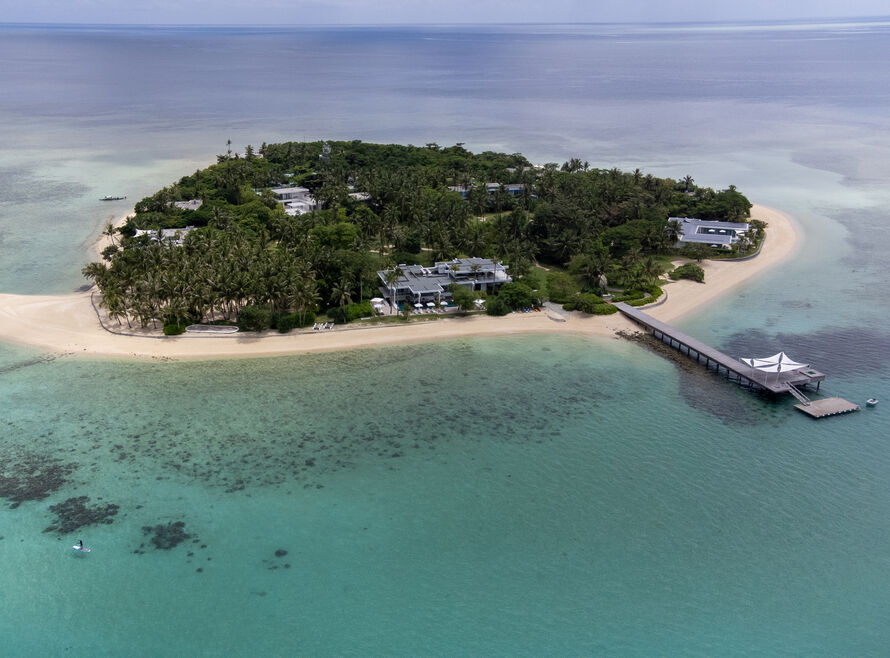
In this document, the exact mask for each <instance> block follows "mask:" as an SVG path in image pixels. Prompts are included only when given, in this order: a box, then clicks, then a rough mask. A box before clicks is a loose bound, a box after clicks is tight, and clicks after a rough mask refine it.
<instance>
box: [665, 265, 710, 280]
mask: <svg viewBox="0 0 890 658" xmlns="http://www.w3.org/2000/svg"><path fill="white" fill-rule="evenodd" d="M668 276H670V277H671V278H672V279H673V280H674V281H676V280H678V279H691V280H693V281H698V282H699V283H704V281H705V271H704V270H703V269H702V268H701V267H699V266H698V265H696V264H695V263H686V264H685V265H681V266H680V267H678V268H677V269H675V270H674V271H673V272H671V273H670V274H669V275H668Z"/></svg>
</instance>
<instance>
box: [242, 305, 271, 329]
mask: <svg viewBox="0 0 890 658" xmlns="http://www.w3.org/2000/svg"><path fill="white" fill-rule="evenodd" d="M271 326H272V313H271V311H269V309H267V308H265V307H263V306H245V307H244V308H242V309H241V312H240V313H238V328H239V329H241V330H242V331H265V330H266V329H269V328H270V327H271Z"/></svg>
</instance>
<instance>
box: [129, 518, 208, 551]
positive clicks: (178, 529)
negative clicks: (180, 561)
mask: <svg viewBox="0 0 890 658" xmlns="http://www.w3.org/2000/svg"><path fill="white" fill-rule="evenodd" d="M142 533H143V534H145V535H151V543H152V544H154V546H155V548H157V549H160V550H163V551H169V550H170V549H171V548H175V547H176V546H178V545H179V544H181V543H182V542H184V541H185V540H186V539H191V537H192V536H191V535H190V534H188V533H187V532H186V531H185V522H184V521H171V522H170V523H167V524H166V525H165V524H163V523H161V524H158V525H156V526H150V525H146V526H142ZM202 548H203V547H202Z"/></svg>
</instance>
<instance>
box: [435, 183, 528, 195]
mask: <svg viewBox="0 0 890 658" xmlns="http://www.w3.org/2000/svg"><path fill="white" fill-rule="evenodd" d="M501 188H503V189H504V192H506V193H507V194H509V195H510V196H519V195H520V194H522V192H523V190H525V185H523V184H522V183H506V184H501V183H486V184H485V190H486V192H488V195H489V196H492V195H494V194H495V193H496V192H497V191H498V190H500V189H501ZM448 189H449V190H451V191H452V192H458V193H459V194H460V195H461V196H462V197H463V198H465V199H466V198H467V195H468V194H469V193H470V190H469V189H468V188H466V187H462V186H451V187H449V188H448Z"/></svg>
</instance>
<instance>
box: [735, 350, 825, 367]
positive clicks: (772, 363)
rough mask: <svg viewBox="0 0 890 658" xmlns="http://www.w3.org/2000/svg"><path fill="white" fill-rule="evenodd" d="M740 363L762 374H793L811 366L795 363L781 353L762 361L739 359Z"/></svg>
mask: <svg viewBox="0 0 890 658" xmlns="http://www.w3.org/2000/svg"><path fill="white" fill-rule="evenodd" d="M739 361H741V362H742V363H744V364H745V365H747V366H751V367H752V368H756V369H757V370H760V371H762V372H791V371H792V370H800V369H801V368H806V367H807V366H808V365H809V364H807V363H798V362H797V361H793V360H792V359H791V358H790V357H789V356H788V355H787V354H785V352H779V353H777V354H773V355H772V356H768V357H765V358H762V359H758V358H748V359H739Z"/></svg>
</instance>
